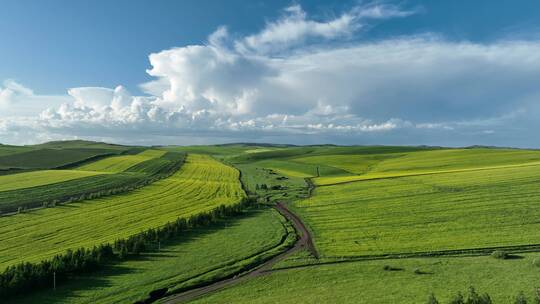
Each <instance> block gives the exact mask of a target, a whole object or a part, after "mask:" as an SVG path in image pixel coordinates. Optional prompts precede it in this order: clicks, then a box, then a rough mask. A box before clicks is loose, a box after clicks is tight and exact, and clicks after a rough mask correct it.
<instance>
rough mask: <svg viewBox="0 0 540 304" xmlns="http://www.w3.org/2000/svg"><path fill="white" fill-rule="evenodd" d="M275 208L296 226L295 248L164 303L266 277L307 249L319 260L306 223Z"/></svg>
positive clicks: (177, 301) (289, 213)
mask: <svg viewBox="0 0 540 304" xmlns="http://www.w3.org/2000/svg"><path fill="white" fill-rule="evenodd" d="M274 208H275V209H276V210H277V211H279V213H281V214H282V215H283V216H284V217H286V218H287V219H288V220H289V221H291V223H292V224H293V225H294V228H295V229H296V233H297V234H298V235H299V236H300V238H298V240H297V241H296V243H295V244H294V246H293V247H291V248H290V249H289V250H287V251H285V252H283V253H281V254H279V255H277V256H275V257H273V258H272V259H270V260H268V261H266V262H264V263H263V264H261V265H259V266H257V267H255V268H253V269H252V270H249V271H248V272H246V273H244V274H242V275H240V276H235V277H232V278H229V279H226V280H222V281H218V282H215V283H213V284H210V285H207V286H203V287H199V288H196V289H192V290H188V291H185V292H183V293H180V294H177V295H172V296H170V297H167V298H165V299H164V300H163V302H164V303H170V304H172V303H184V302H188V301H191V300H193V299H195V298H198V297H201V296H203V295H206V294H208V293H211V292H214V291H216V290H219V289H222V288H225V287H229V286H232V285H234V284H237V283H240V282H242V281H245V280H248V279H251V278H255V277H258V276H261V275H265V274H267V273H270V272H272V267H273V266H274V265H275V264H276V263H277V262H279V261H282V260H284V259H286V258H287V257H289V256H291V255H292V254H293V253H295V252H297V251H299V250H302V249H307V250H308V251H309V252H310V253H311V254H312V255H313V256H314V257H316V258H319V255H318V253H317V251H316V250H315V246H314V245H313V239H312V237H311V234H310V232H309V230H308V229H307V228H306V226H305V225H304V223H302V221H301V220H300V218H299V217H298V216H296V214H294V213H292V212H291V211H290V210H289V209H288V208H287V206H286V205H285V204H283V203H277V204H276V205H275V207H274Z"/></svg>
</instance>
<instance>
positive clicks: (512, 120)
mask: <svg viewBox="0 0 540 304" xmlns="http://www.w3.org/2000/svg"><path fill="white" fill-rule="evenodd" d="M413 13H414V10H413V11H411V10H402V9H401V8H399V7H396V6H390V5H383V4H368V5H363V6H359V7H355V8H353V9H351V10H349V11H346V12H344V13H342V14H340V15H338V16H337V17H334V18H330V19H327V20H321V19H318V20H315V19H313V18H310V16H308V14H307V13H306V12H305V11H304V10H303V9H302V8H301V7H300V6H298V5H293V6H291V7H288V8H286V9H285V10H284V12H283V15H282V16H281V17H280V18H279V19H278V20H276V21H271V22H267V24H266V25H265V27H264V28H263V29H261V30H260V31H259V32H256V33H254V34H251V35H247V36H245V37H238V36H235V35H230V34H229V33H228V30H227V28H226V27H220V28H218V29H217V30H216V31H215V32H214V33H211V34H210V35H209V37H208V41H207V42H206V43H201V44H199V45H188V46H182V47H175V48H171V49H167V50H163V51H161V52H157V53H154V54H150V55H149V60H150V64H151V68H150V69H149V70H148V71H147V73H148V74H149V75H151V76H153V77H154V78H155V79H154V80H153V81H150V82H148V83H144V84H141V88H142V90H143V92H144V93H145V94H144V95H133V94H131V93H130V92H129V91H128V90H127V89H126V88H124V87H122V86H118V87H116V88H100V87H81V88H71V89H69V90H68V91H67V94H66V95H63V96H43V95H37V94H35V93H34V92H33V91H32V90H30V89H28V88H25V87H24V86H22V85H20V84H18V83H15V82H12V81H8V82H6V83H4V85H3V86H0V109H1V110H2V115H0V139H1V140H7V141H11V142H16V141H17V139H16V138H17V136H18V135H17V134H24V136H26V137H25V139H28V138H30V136H29V135H28V134H35V135H34V137H35V140H36V141H37V140H41V139H44V138H51V137H53V138H58V137H72V136H77V137H79V136H80V137H85V138H102V137H103V134H106V136H107V139H109V140H113V141H119V142H140V143H151V144H156V143H162V144H165V143H169V144H170V143H183V144H189V143H204V142H227V141H277V142H294V143H317V142H318V143H321V142H334V143H348V144H350V143H372V144H448V145H466V144H499V145H520V146H523V145H527V143H530V142H531V139H534V138H537V139H540V138H538V135H536V134H535V133H534V132H531V131H530V130H532V129H536V128H538V127H540V122H539V121H538V119H537V117H538V114H540V100H539V98H540V86H538V84H537V81H536V79H538V76H539V75H540V41H508V40H506V41H493V42H490V43H474V42H469V41H463V42H461V41H447V40H445V39H444V37H438V36H437V35H424V36H409V37H400V38H388V39H384V40H379V41H371V42H363V41H362V40H361V39H360V40H358V39H356V40H351V37H352V36H353V35H354V33H355V32H356V31H358V30H360V29H362V28H363V27H364V26H365V25H366V24H369V22H371V20H373V19H387V18H397V17H406V16H408V15H410V14H413ZM21 117H24V119H23V118H21ZM29 130H31V131H29ZM25 132H26V133H25ZM32 132H34V133H32ZM21 136H22V135H21Z"/></svg>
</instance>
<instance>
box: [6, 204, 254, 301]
mask: <svg viewBox="0 0 540 304" xmlns="http://www.w3.org/2000/svg"><path fill="white" fill-rule="evenodd" d="M252 202H254V200H253V199H250V198H245V199H242V200H241V201H240V202H239V203H237V204H235V205H228V206H225V205H221V206H219V207H217V208H215V209H213V210H211V211H209V212H203V213H199V214H196V215H192V216H190V217H189V218H187V219H184V218H178V219H177V220H176V221H174V222H169V223H167V224H165V225H164V226H162V227H159V228H151V229H148V230H146V231H144V232H141V233H138V234H136V235H133V236H130V237H127V238H124V239H118V240H115V241H114V243H112V244H110V243H106V244H102V245H100V246H95V247H93V248H91V249H85V248H79V249H77V250H74V251H73V250H68V251H67V252H65V253H64V254H59V255H56V256H54V257H53V258H52V259H51V260H44V261H41V262H39V263H28V262H23V263H20V264H18V265H14V266H10V267H7V268H6V269H5V270H4V271H3V272H2V273H1V274H0V298H6V297H8V296H14V295H19V294H22V293H24V292H28V291H29V290H35V289H38V288H47V287H48V288H51V287H52V286H53V280H56V283H61V282H63V281H65V280H67V279H68V278H69V276H70V275H73V274H81V273H88V272H92V271H95V270H97V269H100V268H101V267H103V266H104V265H106V264H108V263H111V262H114V261H119V260H124V259H127V258H129V257H130V256H133V255H138V254H140V253H142V252H146V251H150V250H155V249H156V243H159V242H162V241H166V240H168V239H171V238H173V237H177V236H180V235H181V233H182V232H184V231H186V230H188V229H192V228H196V227H203V226H207V225H210V224H211V223H214V222H216V221H218V220H219V219H222V218H225V217H228V216H232V215H237V214H240V213H241V212H242V210H244V209H245V208H246V207H247V206H248V205H250V204H251V203H252Z"/></svg>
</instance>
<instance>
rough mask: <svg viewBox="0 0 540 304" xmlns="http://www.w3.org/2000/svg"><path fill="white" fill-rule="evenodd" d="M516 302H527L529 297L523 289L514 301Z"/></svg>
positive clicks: (525, 303)
mask: <svg viewBox="0 0 540 304" xmlns="http://www.w3.org/2000/svg"><path fill="white" fill-rule="evenodd" d="M514 303H515V304H527V298H526V297H525V295H524V294H523V291H520V292H519V294H518V295H517V297H516V300H515V301H514Z"/></svg>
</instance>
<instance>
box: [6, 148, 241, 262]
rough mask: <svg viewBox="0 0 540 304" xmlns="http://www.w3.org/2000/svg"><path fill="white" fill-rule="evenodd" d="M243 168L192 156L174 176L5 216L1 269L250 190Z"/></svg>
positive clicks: (100, 240) (136, 229)
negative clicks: (242, 177) (127, 189)
mask: <svg viewBox="0 0 540 304" xmlns="http://www.w3.org/2000/svg"><path fill="white" fill-rule="evenodd" d="M238 175H239V174H238V171H237V170H235V169H233V168H231V167H229V166H226V165H223V164H221V163H219V162H217V161H215V160H213V159H212V158H210V157H208V156H203V155H189V156H188V158H187V160H186V163H185V164H184V165H183V166H182V168H181V169H180V170H179V171H178V172H177V173H175V174H174V175H173V176H172V177H169V178H166V179H163V180H160V181H158V182H155V183H153V184H151V185H149V186H147V187H144V188H141V189H137V190H134V191H132V192H129V193H128V194H124V195H116V196H111V197H106V198H102V199H95V200H92V201H83V202H77V203H72V204H68V205H62V206H57V207H55V208H46V209H40V210H36V211H34V212H30V213H28V214H19V215H15V216H8V217H0V243H1V244H2V247H1V248H0V268H3V267H6V266H8V265H13V264H15V263H18V262H21V261H30V262H32V261H33V262H35V261H40V260H42V259H45V258H50V257H51V256H52V255H54V254H58V253H62V252H64V251H65V250H67V249H68V248H79V247H91V246H93V245H95V244H100V243H104V242H111V241H114V240H115V239H117V238H121V237H126V236H130V235H133V234H136V233H139V232H140V231H143V230H145V229H148V228H152V227H157V226H161V225H163V224H165V223H167V222H168V221H173V220H175V219H176V218H178V217H189V216H190V215H193V214H197V213H199V212H205V211H209V210H211V209H213V208H216V207H217V206H219V205H229V204H235V203H237V202H238V201H239V200H241V199H242V198H244V196H245V194H244V192H243V191H242V189H241V187H240V183H239V181H238Z"/></svg>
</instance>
